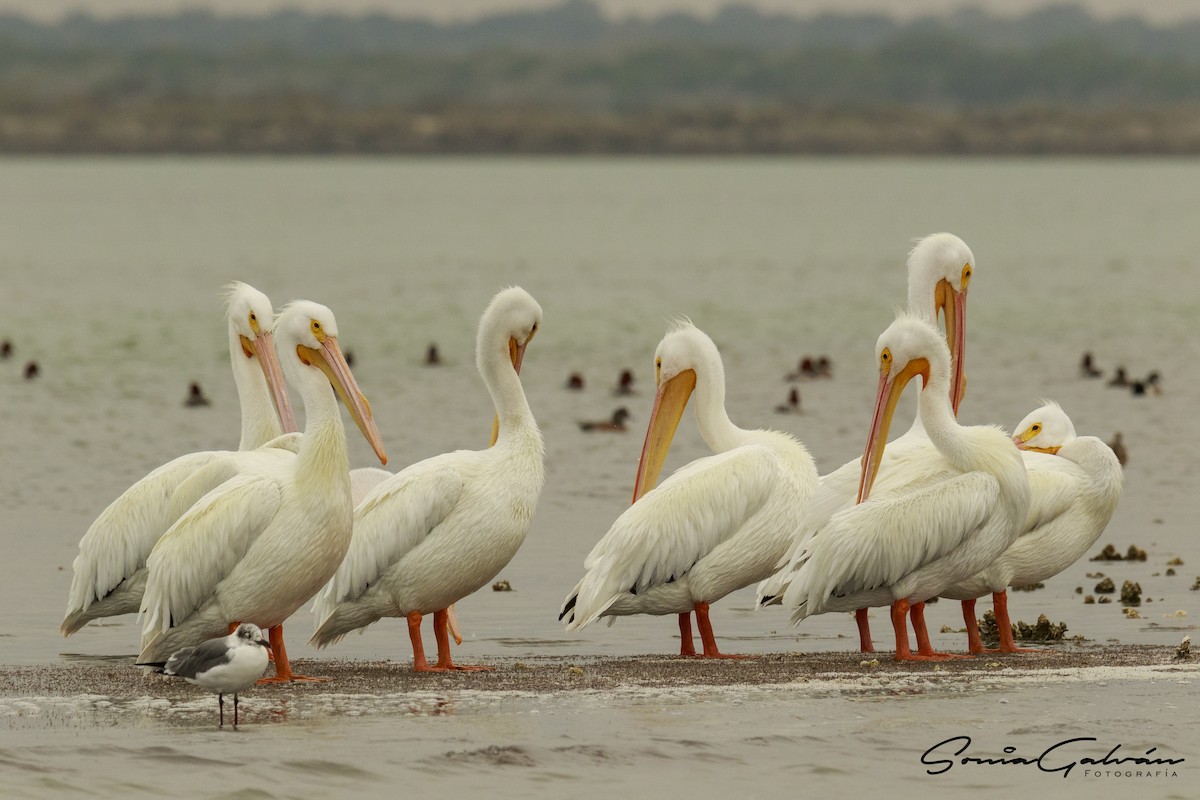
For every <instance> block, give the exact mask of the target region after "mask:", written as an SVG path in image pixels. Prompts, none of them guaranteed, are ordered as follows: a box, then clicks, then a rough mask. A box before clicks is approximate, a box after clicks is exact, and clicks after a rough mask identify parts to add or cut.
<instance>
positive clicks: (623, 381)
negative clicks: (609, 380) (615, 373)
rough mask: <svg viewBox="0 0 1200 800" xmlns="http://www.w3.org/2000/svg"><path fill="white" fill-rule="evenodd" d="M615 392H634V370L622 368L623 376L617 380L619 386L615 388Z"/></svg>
mask: <svg viewBox="0 0 1200 800" xmlns="http://www.w3.org/2000/svg"><path fill="white" fill-rule="evenodd" d="M613 393H614V394H617V395H627V394H633V393H634V392H633V370H628V369H625V370H621V377H620V379H619V380H618V381H617V388H616V389H615V390H613Z"/></svg>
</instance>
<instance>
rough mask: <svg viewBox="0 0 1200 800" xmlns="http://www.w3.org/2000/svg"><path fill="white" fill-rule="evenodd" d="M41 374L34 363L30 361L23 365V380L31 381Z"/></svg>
mask: <svg viewBox="0 0 1200 800" xmlns="http://www.w3.org/2000/svg"><path fill="white" fill-rule="evenodd" d="M40 374H41V369H40V368H39V367H38V363H37V362H36V361H30V362H29V363H27V364H26V365H25V380H27V381H31V380H33V379H34V378H36V377H37V376H38V375H40Z"/></svg>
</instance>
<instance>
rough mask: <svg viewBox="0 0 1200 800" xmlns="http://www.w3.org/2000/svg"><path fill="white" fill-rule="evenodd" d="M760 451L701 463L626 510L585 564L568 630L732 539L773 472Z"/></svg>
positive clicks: (771, 458) (770, 456) (774, 463)
mask: <svg viewBox="0 0 1200 800" xmlns="http://www.w3.org/2000/svg"><path fill="white" fill-rule="evenodd" d="M779 468H780V467H779V462H778V458H777V457H776V456H775V454H774V453H772V452H771V451H770V450H769V449H768V448H766V447H758V446H747V447H739V448H737V449H734V450H730V451H728V452H726V453H721V454H718V455H714V456H708V457H705V458H700V459H697V460H695V461H693V462H692V463H690V464H688V465H686V466H684V467H682V468H681V469H679V470H678V471H677V472H675V474H673V475H672V476H671V477H670V478H668V479H667V480H665V481H663V483H662V484H661V485H660V486H658V487H657V488H655V489H654V490H652V491H650V492H648V493H647V494H646V495H645V496H643V497H642V498H641V499H640V500H638V501H637V502H636V503H634V504H633V505H632V506H630V507H629V508H628V509H626V511H625V512H624V513H623V514H621V516H619V517H618V518H617V520H616V522H614V523H613V526H612V528H610V529H609V531H608V533H607V534H605V536H604V538H603V539H601V540H600V541H599V542H598V543H597V544H596V546H595V547H594V548H592V551H591V553H589V554H588V557H587V558H586V559H585V560H584V568H585V569H586V570H587V574H586V575H584V577H583V580H582V581H580V583H579V585H578V587H577V589H576V592H575V593H574V594H573V595H572V596H571V597H568V598H567V600H566V602H565V603H564V606H563V607H564V609H566V607H567V606H568V605H570V604H572V600H574V603H573V607H574V612H575V613H574V618H573V620H572V621H571V622H570V623H569V625H568V628H570V629H572V630H573V629H575V628H581V627H583V626H585V625H587V624H589V623H590V622H593V621H594V620H596V619H597V618H598V617H599V616H600V615H601V614H603V613H604V611H605V610H606V609H607V608H608V607H609V606H611V605H612V604H613V603H614V602H615V601H616V600H617V599H618V598H620V597H621V596H622V595H624V594H626V593H628V592H634V593H637V592H642V591H645V590H647V589H649V588H651V587H653V586H656V585H660V584H664V583H669V582H671V581H674V580H676V579H677V578H679V577H681V576H683V575H685V574H686V573H687V572H688V570H690V569H691V568H692V566H693V565H694V564H695V563H696V562H697V561H699V560H700V559H701V558H702V557H703V556H704V555H705V554H707V553H709V552H711V551H712V550H713V549H714V548H715V547H716V546H717V545H719V544H721V543H722V542H723V541H725V540H727V539H729V538H730V537H732V536H733V535H734V534H736V533H737V532H738V531H739V530H741V528H742V527H743V526H744V525H745V523H746V521H747V520H748V519H750V517H752V516H753V515H754V514H755V513H756V512H757V511H758V510H759V509H760V508H761V507H762V506H763V504H764V503H765V502H766V501H767V499H768V497H769V495H770V493H771V490H772V486H773V481H772V480H769V479H767V478H768V477H769V476H772V475H774V474H776V473H777V472H778V470H779Z"/></svg>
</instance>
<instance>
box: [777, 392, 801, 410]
mask: <svg viewBox="0 0 1200 800" xmlns="http://www.w3.org/2000/svg"><path fill="white" fill-rule="evenodd" d="M775 413H776V414H802V413H804V412H802V411H801V410H800V390H799V389H797V388H796V387H795V386H793V387H792V390H791V391H790V392H788V399H787V402H786V403H784V404H783V405H778V406H775Z"/></svg>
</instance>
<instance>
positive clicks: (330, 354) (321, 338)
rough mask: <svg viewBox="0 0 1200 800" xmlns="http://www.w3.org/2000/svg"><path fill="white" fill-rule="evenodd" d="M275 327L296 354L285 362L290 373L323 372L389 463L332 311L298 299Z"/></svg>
mask: <svg viewBox="0 0 1200 800" xmlns="http://www.w3.org/2000/svg"><path fill="white" fill-rule="evenodd" d="M276 329H277V330H278V331H279V341H280V344H281V346H282V347H283V348H284V350H285V352H288V353H290V354H294V358H287V359H286V360H285V361H284V363H285V364H287V365H289V372H293V373H295V374H296V375H303V372H300V370H304V369H315V370H319V371H320V372H321V373H323V374H324V375H325V377H326V378H328V379H329V382H330V383H331V384H333V388H334V390H335V391H336V392H337V394H338V396H339V397H341V398H342V403H344V404H345V406H346V410H348V411H349V412H350V416H351V418H353V420H354V423H355V424H356V425H358V429H359V430H360V431H362V434H363V436H364V437H366V439H367V441H368V442H369V443H370V445H371V447H372V449H374V450H375V455H376V456H378V457H379V460H380V462H382V463H384V464H386V463H387V455H386V454H385V453H384V451H383V441H382V439H381V438H380V436H379V428H378V427H377V426H376V425H375V418H374V417H373V416H371V404H370V403H368V402H367V398H366V397H364V396H363V393H362V391H361V390H360V389H359V388H358V382H357V381H355V380H354V375H353V374H352V373H351V372H350V367H349V365H347V364H346V358H345V356H343V355H342V349H341V346H340V345H339V344H338V332H337V320H335V319H334V318H333V312H332V311H330V310H329V309H328V308H326V307H325V306H323V305H321V304H320V303H313V302H310V301H308V300H296V301H294V302H292V303H289V304H288V306H287V307H286V308H284V309H283V312H282V313H280V315H279V319H278V321H277V323H276Z"/></svg>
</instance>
